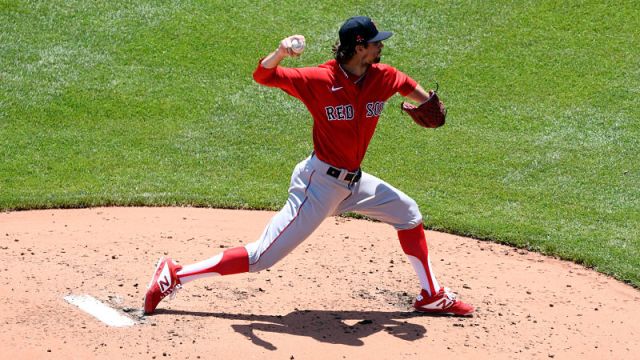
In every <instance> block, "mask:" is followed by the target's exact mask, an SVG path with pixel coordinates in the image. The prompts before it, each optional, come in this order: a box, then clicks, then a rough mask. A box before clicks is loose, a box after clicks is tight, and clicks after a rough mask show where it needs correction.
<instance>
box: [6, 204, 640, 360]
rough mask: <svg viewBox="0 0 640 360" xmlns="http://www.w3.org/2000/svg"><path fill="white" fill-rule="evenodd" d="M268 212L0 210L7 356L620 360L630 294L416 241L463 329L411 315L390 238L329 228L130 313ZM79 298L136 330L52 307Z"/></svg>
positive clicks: (449, 321) (482, 250)
mask: <svg viewBox="0 0 640 360" xmlns="http://www.w3.org/2000/svg"><path fill="white" fill-rule="evenodd" d="M272 215H273V213H271V212H261V211H237V210H214V209H193V208H94V209H81V210H55V211H49V210H47V211H26V212H14V213H3V214H0V259H1V260H2V262H1V263H0V280H1V281H2V284H3V285H2V286H1V287H0V301H1V303H2V306H1V307H0V324H2V329H3V331H2V332H0V343H2V349H3V357H5V358H7V359H9V358H14V357H18V358H28V357H33V358H47V359H67V358H109V359H114V358H144V359H150V358H155V359H161V358H166V357H173V358H181V359H182V358H185V359H187V358H188V359H198V358H200V359H211V358H217V359H263V358H269V359H270V358H273V359H343V358H345V359H427V358H432V359H434V358H435V359H438V358H441V356H453V357H452V358H471V357H473V358H474V359H483V358H491V359H496V358H514V359H515V358H518V359H520V358H557V359H568V358H581V359H603V358H607V359H629V358H634V357H636V356H637V354H639V353H640V342H639V341H638V339H639V338H640V311H638V306H639V304H640V292H639V291H637V290H635V289H633V288H631V287H630V286H627V285H625V284H622V283H620V282H618V281H615V280H613V279H611V278H609V277H606V276H603V275H601V274H598V273H596V272H594V271H591V270H587V269H585V268H583V267H581V266H578V265H575V264H572V263H568V262H563V261H559V260H555V259H552V258H548V257H544V256H541V255H538V254H534V253H529V252H526V251H523V250H516V249H513V248H510V247H506V246H501V245H497V244H493V243H488V242H482V241H477V240H473V239H468V238H462V237H458V236H453V235H447V234H442V233H436V232H427V236H428V243H429V253H430V257H431V262H432V265H433V267H434V270H435V272H436V275H437V278H438V280H439V282H440V283H441V284H442V285H444V286H447V287H450V288H451V289H452V290H454V291H455V292H457V293H458V294H459V295H460V297H461V299H463V300H464V301H466V302H469V303H471V304H473V305H475V306H476V308H477V313H476V314H475V316H474V317H472V318H450V317H430V316H423V315H420V314H416V313H414V312H412V310H411V303H412V301H413V297H414V296H415V295H416V294H417V293H418V291H419V283H418V280H417V277H416V275H415V273H414V272H413V268H412V267H411V265H410V264H409V263H408V260H407V258H406V256H405V255H404V254H403V252H402V250H401V248H400V245H399V242H398V240H397V237H396V232H395V230H394V229H393V228H392V227H390V226H388V225H385V224H381V223H374V222H369V221H364V220H348V219H344V218H329V219H327V220H326V221H325V222H324V223H323V224H322V226H321V227H320V228H319V229H318V230H317V231H316V232H315V233H314V234H313V235H312V236H311V237H310V238H309V239H307V240H306V241H305V242H304V243H303V244H302V245H301V246H299V247H298V248H297V249H295V250H294V251H293V253H292V254H290V255H289V256H288V257H286V258H285V259H284V260H282V261H281V262H280V263H278V264H276V265H275V266H274V267H273V268H271V269H269V270H267V271H263V272H261V273H257V274H241V275H233V276H226V277H211V278H205V279H200V280H197V281H194V282H191V283H188V284H186V286H185V288H184V289H183V290H182V291H181V292H180V293H179V294H178V296H177V298H176V299H175V300H173V301H171V302H167V301H163V302H161V303H160V305H159V307H158V311H157V313H156V314H154V315H153V316H148V317H142V316H140V311H139V309H140V307H141V306H142V298H143V296H144V293H145V289H146V286H147V283H148V281H149V279H150V277H151V275H152V274H151V273H152V271H153V269H154V265H155V262H156V260H157V259H158V258H159V257H160V256H163V255H168V256H170V257H172V258H174V259H176V260H177V261H179V262H180V263H183V264H188V263H193V262H196V261H199V260H203V259H206V258H208V257H211V256H214V255H216V254H218V253H219V252H221V251H223V250H225V249H227V248H230V247H235V246H240V245H244V244H247V243H249V242H253V241H254V240H255V239H256V238H257V237H258V236H259V235H260V234H261V232H262V230H263V227H264V225H265V224H266V223H267V222H268V220H269V219H270V217H271V216H272ZM71 294H74V295H83V294H86V295H90V296H92V297H94V298H96V299H97V300H99V301H100V302H102V303H105V304H108V305H110V306H111V307H113V308H116V309H119V310H124V311H123V313H126V314H128V316H130V317H131V318H133V319H134V320H135V321H136V325H134V326H130V327H111V326H107V325H105V324H104V323H102V322H101V321H100V320H98V319H97V318H95V317H93V316H91V315H89V314H87V313H86V312H83V311H81V310H80V309H79V308H78V307H76V306H74V305H71V304H70V303H68V302H67V301H65V300H64V297H65V296H68V295H71Z"/></svg>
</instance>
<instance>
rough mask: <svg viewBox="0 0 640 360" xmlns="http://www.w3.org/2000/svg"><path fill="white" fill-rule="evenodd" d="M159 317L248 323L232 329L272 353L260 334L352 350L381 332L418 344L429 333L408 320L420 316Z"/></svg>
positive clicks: (327, 313)
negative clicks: (342, 346)
mask: <svg viewBox="0 0 640 360" xmlns="http://www.w3.org/2000/svg"><path fill="white" fill-rule="evenodd" d="M156 313H157V314H171V315H181V316H202V317H216V318H221V319H229V320H240V321H242V322H247V321H248V322H251V324H232V325H231V327H232V328H233V329H234V330H235V331H236V332H238V333H240V334H242V335H244V336H245V337H247V338H249V339H250V340H251V341H252V342H253V343H254V344H255V345H258V346H262V347H263V348H265V349H268V350H276V349H277V347H276V346H275V345H274V344H272V343H270V342H268V341H266V340H264V339H262V338H260V337H259V336H258V334H257V333H256V332H272V333H279V334H290V335H297V336H308V337H311V338H313V339H315V340H317V341H321V342H326V343H331V344H341V345H350V346H362V345H364V342H363V341H362V339H363V338H366V337H367V336H370V335H372V334H375V333H377V332H380V331H384V332H387V333H388V334H390V335H392V336H395V337H397V338H399V339H402V340H406V341H415V340H418V339H420V338H423V337H424V336H425V334H426V333H427V329H425V328H424V326H421V325H417V324H412V323H410V322H408V321H407V320H405V319H410V318H413V317H418V316H421V315H420V314H417V313H410V312H399V311H395V312H376V311H320V310H296V311H293V312H291V313H289V314H287V315H253V314H225V313H208V312H194V311H184V310H166V309H158V310H157V312H156Z"/></svg>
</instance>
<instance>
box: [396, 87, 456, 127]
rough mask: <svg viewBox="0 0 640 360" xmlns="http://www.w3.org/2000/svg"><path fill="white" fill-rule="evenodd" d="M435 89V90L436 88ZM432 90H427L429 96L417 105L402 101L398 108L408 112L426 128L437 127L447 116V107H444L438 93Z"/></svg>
mask: <svg viewBox="0 0 640 360" xmlns="http://www.w3.org/2000/svg"><path fill="white" fill-rule="evenodd" d="M436 91H437V90H436ZM436 91H434V90H430V91H429V98H428V99H427V101H425V102H423V103H422V104H420V105H419V106H415V105H413V104H410V103H406V102H404V101H403V102H402V104H400V108H401V109H402V110H403V111H404V112H406V113H407V114H409V116H411V118H412V119H413V121H415V123H416V124H418V125H420V126H422V127H426V128H437V127H440V126H442V125H444V121H445V118H446V117H447V109H446V108H445V107H444V104H443V103H442V101H440V98H439V97H438V94H437V93H436Z"/></svg>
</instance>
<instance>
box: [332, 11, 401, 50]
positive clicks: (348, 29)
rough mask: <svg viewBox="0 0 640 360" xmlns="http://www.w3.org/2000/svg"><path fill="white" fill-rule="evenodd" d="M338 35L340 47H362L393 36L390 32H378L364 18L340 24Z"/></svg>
mask: <svg viewBox="0 0 640 360" xmlns="http://www.w3.org/2000/svg"><path fill="white" fill-rule="evenodd" d="M338 34H339V35H340V44H342V45H362V44H364V43H368V42H369V43H371V42H376V41H382V40H386V39H388V38H390V37H391V35H393V33H392V32H390V31H378V28H377V27H376V24H374V23H373V21H372V20H371V19H370V18H368V17H366V16H354V17H352V18H349V19H348V20H347V21H345V22H344V24H342V26H341V27H340V31H339V32H338Z"/></svg>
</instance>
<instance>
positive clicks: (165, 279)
mask: <svg viewBox="0 0 640 360" xmlns="http://www.w3.org/2000/svg"><path fill="white" fill-rule="evenodd" d="M180 269H182V266H181V265H178V264H176V263H175V262H174V261H173V260H171V259H169V258H164V257H161V258H160V260H158V265H157V266H156V270H155V272H154V273H153V277H152V278H151V282H149V286H147V294H146V295H145V296H144V313H145V314H151V313H153V311H154V310H155V309H156V307H157V306H158V304H159V303H160V301H162V299H164V298H165V297H167V296H170V295H171V299H173V298H174V297H175V295H176V293H177V291H178V290H179V289H180V288H181V287H182V284H180V280H179V279H178V275H176V273H177V272H178V271H180Z"/></svg>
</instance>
